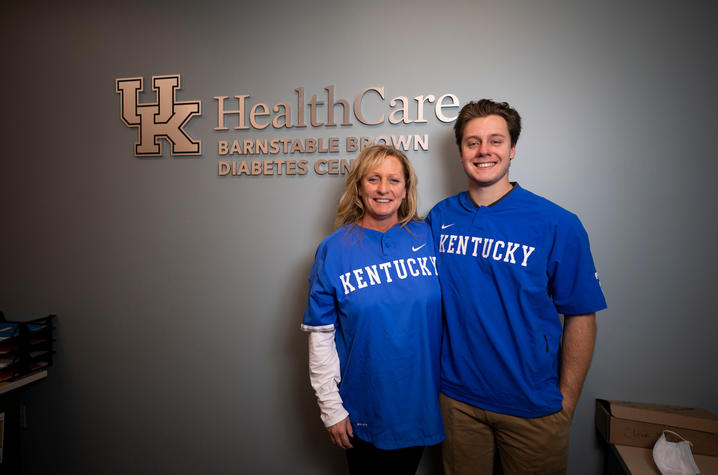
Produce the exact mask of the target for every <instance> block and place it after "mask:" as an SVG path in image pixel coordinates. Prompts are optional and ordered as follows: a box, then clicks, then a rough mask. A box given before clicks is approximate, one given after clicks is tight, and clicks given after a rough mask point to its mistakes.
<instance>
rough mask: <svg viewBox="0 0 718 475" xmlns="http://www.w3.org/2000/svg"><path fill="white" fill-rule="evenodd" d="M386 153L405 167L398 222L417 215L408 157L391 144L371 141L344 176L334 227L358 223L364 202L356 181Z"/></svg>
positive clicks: (413, 175)
mask: <svg viewBox="0 0 718 475" xmlns="http://www.w3.org/2000/svg"><path fill="white" fill-rule="evenodd" d="M386 157H394V158H396V159H397V160H399V162H400V163H401V165H402V168H403V169H404V186H405V189H406V198H405V199H404V200H402V202H401V205H399V210H398V215H399V223H401V225H402V226H403V225H405V224H406V223H408V222H409V221H411V220H418V219H419V215H418V214H417V213H416V203H417V198H416V174H415V173H414V169H413V168H412V166H411V163H409V159H408V158H406V155H404V153H403V152H401V151H400V150H397V149H396V148H394V147H392V146H390V145H373V146H371V147H367V148H365V149H364V150H362V151H361V153H360V154H359V157H358V158H357V159H356V162H354V166H353V167H352V170H351V172H349V175H348V176H347V181H346V186H345V187H344V193H342V196H341V198H339V206H338V207H337V215H336V218H334V229H339V228H341V227H342V226H344V225H345V224H353V223H361V220H362V219H363V218H364V213H365V209H364V202H363V201H362V199H361V197H360V196H359V183H360V182H361V180H362V178H364V177H365V176H366V175H367V173H369V172H370V171H371V170H373V169H375V168H376V167H378V166H379V165H381V163H382V162H383V161H384V160H385V159H386Z"/></svg>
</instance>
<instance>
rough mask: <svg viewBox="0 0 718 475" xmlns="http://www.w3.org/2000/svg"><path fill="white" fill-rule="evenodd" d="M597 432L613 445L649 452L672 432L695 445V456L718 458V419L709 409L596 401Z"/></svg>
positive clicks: (693, 448)
mask: <svg viewBox="0 0 718 475" xmlns="http://www.w3.org/2000/svg"><path fill="white" fill-rule="evenodd" d="M596 428H597V429H598V431H599V432H600V433H601V435H602V436H603V438H604V439H605V440H606V442H608V443H610V444H618V445H630V446H633V447H645V448H653V445H654V444H655V443H656V441H657V440H658V438H659V437H660V436H661V432H662V431H663V430H664V429H668V430H672V431H673V432H676V433H678V434H680V435H681V436H682V437H684V438H685V439H686V440H689V441H691V443H692V444H693V447H692V448H691V450H692V452H693V453H694V454H702V455H712V456H718V416H716V415H715V414H713V413H712V412H710V411H706V410H705V409H697V408H692V407H681V406H664V405H660V404H646V403H636V402H625V401H608V400H605V399H596Z"/></svg>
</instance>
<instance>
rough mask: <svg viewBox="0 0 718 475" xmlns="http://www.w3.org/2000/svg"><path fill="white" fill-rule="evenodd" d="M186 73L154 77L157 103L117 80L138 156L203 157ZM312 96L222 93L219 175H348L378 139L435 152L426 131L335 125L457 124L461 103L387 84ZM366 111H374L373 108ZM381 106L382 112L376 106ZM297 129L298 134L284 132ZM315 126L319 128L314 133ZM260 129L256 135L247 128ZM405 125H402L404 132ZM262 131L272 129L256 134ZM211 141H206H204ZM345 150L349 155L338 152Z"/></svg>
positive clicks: (136, 84) (133, 82) (137, 81)
mask: <svg viewBox="0 0 718 475" xmlns="http://www.w3.org/2000/svg"><path fill="white" fill-rule="evenodd" d="M180 85H181V80H180V75H178V74H177V75H167V76H153V77H152V90H153V91H154V92H155V97H156V99H155V102H151V103H140V102H139V95H140V92H142V91H143V80H142V78H141V77H132V78H120V79H116V80H115V91H116V92H117V93H118V94H120V117H121V119H122V122H123V123H124V124H125V125H126V126H127V127H133V128H137V131H138V141H137V142H136V143H135V145H134V153H135V156H137V157H140V158H142V157H158V156H162V155H163V153H164V150H163V147H162V143H163V142H165V143H166V144H168V145H169V154H170V155H171V156H185V157H199V156H200V155H201V154H202V140H197V139H195V138H193V137H192V136H190V135H189V134H188V133H187V131H186V130H185V126H186V125H187V124H188V123H189V121H190V120H192V119H193V118H194V117H195V116H201V115H202V104H201V102H200V101H179V100H178V99H177V91H178V90H180ZM322 91H323V92H322V93H321V94H319V95H317V94H312V95H311V99H309V100H307V99H306V97H308V95H307V94H306V93H305V89H304V87H303V86H299V87H296V88H295V89H294V90H293V91H292V95H293V96H294V97H292V98H291V100H289V101H286V102H285V101H281V102H277V103H275V104H271V103H269V102H262V101H256V100H253V99H252V96H251V95H250V94H246V93H245V94H235V95H233V96H231V97H230V96H227V95H219V96H214V97H213V99H214V101H215V104H216V118H217V122H216V126H215V127H214V128H213V130H214V132H215V134H216V135H217V136H218V138H217V148H216V150H217V156H218V161H217V174H218V175H219V176H257V175H263V176H267V175H270V176H284V175H306V174H307V173H309V172H310V171H313V172H314V173H316V174H317V175H344V174H346V173H348V172H349V170H350V169H351V166H352V163H353V161H354V159H353V158H346V156H347V155H353V154H356V153H357V152H358V151H360V150H361V149H363V148H365V147H367V146H369V145H372V144H388V145H393V146H394V147H396V148H398V149H400V150H403V151H427V150H429V135H428V134H401V133H392V134H391V135H378V136H368V135H366V132H363V133H361V134H360V135H353V134H352V135H349V136H344V137H340V136H339V134H336V135H333V134H332V132H331V131H332V130H336V129H337V128H347V127H354V126H357V127H363V128H370V127H376V126H381V125H384V124H390V125H391V126H394V128H396V126H402V125H409V124H426V123H428V121H429V119H428V118H431V117H434V118H435V119H436V120H438V121H439V122H442V123H449V122H453V121H454V120H455V119H456V116H455V115H453V114H454V113H455V112H457V111H458V109H459V107H460V104H459V99H458V97H457V96H456V95H454V94H451V93H445V94H441V95H439V96H436V95H434V94H423V95H419V96H415V97H412V98H409V97H407V96H395V97H393V98H391V99H389V100H387V99H386V94H385V89H384V86H372V87H367V88H364V89H363V90H361V91H359V92H358V93H357V94H356V95H354V96H353V97H352V98H351V101H350V100H348V99H345V98H336V96H335V86H334V85H329V86H325V87H324V88H323V89H322ZM368 110H372V111H374V113H373V114H372V113H369V112H367V111H368ZM376 111H379V112H376ZM290 130H293V131H294V134H293V135H294V136H292V137H287V136H279V135H277V134H281V133H282V132H287V131H290ZM302 130H308V131H312V132H311V133H312V135H311V136H307V137H296V131H302ZM315 130H316V132H315ZM248 131H251V132H255V134H254V135H253V136H252V138H249V137H248V136H247V132H248ZM399 131H401V130H399ZM256 133H271V134H273V135H272V136H270V137H267V138H256ZM227 135H229V137H227ZM205 140H207V139H205ZM339 154H344V157H345V158H339V156H338V155H339Z"/></svg>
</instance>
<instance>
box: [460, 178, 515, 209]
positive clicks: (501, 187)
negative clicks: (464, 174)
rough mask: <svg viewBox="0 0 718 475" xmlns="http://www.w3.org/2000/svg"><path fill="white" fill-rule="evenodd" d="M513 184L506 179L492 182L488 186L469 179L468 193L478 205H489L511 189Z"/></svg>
mask: <svg viewBox="0 0 718 475" xmlns="http://www.w3.org/2000/svg"><path fill="white" fill-rule="evenodd" d="M512 188H513V185H511V183H509V181H508V180H506V181H503V180H502V181H500V182H498V183H494V184H493V185H490V186H479V185H477V184H475V183H472V182H471V181H469V195H471V199H472V200H474V203H476V204H477V205H479V206H489V205H490V204H493V203H495V202H497V201H498V200H499V199H500V198H501V197H503V196H504V195H505V194H506V193H508V192H509V191H511V189H512Z"/></svg>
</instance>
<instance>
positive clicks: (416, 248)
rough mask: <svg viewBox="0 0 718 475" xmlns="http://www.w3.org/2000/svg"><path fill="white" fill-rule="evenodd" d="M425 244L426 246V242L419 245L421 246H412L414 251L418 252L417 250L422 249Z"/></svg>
mask: <svg viewBox="0 0 718 475" xmlns="http://www.w3.org/2000/svg"><path fill="white" fill-rule="evenodd" d="M424 246H426V243H424V244H422V245H421V246H419V247H414V246H411V250H412V251H414V252H416V251H418V250H419V249H421V248H422V247H424Z"/></svg>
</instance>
